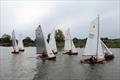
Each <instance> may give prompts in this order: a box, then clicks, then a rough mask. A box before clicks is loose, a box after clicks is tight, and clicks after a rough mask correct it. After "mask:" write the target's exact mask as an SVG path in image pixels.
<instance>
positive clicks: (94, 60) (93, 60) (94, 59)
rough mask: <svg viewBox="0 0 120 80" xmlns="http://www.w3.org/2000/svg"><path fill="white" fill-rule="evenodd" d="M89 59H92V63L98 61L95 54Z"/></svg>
mask: <svg viewBox="0 0 120 80" xmlns="http://www.w3.org/2000/svg"><path fill="white" fill-rule="evenodd" d="M89 61H90V62H91V63H96V62H97V59H96V58H95V57H94V56H91V57H90V59H89Z"/></svg>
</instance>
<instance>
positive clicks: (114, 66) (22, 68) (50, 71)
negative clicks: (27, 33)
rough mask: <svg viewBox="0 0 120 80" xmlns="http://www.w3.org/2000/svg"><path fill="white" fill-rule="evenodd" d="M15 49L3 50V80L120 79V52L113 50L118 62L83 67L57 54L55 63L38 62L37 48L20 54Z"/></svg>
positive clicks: (74, 59)
mask: <svg viewBox="0 0 120 80" xmlns="http://www.w3.org/2000/svg"><path fill="white" fill-rule="evenodd" d="M11 50H12V48H10V47H0V80H120V49H119V48H114V49H111V51H112V52H113V53H114V54H115V59H114V60H112V61H109V62H107V63H106V64H96V65H89V64H80V58H81V55H80V54H81V53H82V52H83V50H84V49H78V51H79V55H78V56H68V55H62V54H61V52H59V54H57V59H56V61H46V62H42V61H41V60H37V59H36V56H37V55H36V54H35V53H36V48H35V47H28V48H25V52H23V53H21V54H19V55H13V54H11Z"/></svg>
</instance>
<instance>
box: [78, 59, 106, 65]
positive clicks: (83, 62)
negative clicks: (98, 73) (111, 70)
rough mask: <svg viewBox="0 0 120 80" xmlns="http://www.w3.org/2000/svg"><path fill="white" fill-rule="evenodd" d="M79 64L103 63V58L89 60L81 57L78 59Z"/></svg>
mask: <svg viewBox="0 0 120 80" xmlns="http://www.w3.org/2000/svg"><path fill="white" fill-rule="evenodd" d="M80 63H81V64H104V63H105V59H101V60H100V59H97V60H96V61H95V62H91V61H90V60H89V59H82V60H80Z"/></svg>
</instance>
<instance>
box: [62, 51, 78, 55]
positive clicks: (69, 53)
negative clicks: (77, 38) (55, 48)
mask: <svg viewBox="0 0 120 80" xmlns="http://www.w3.org/2000/svg"><path fill="white" fill-rule="evenodd" d="M64 54H67V55H78V53H77V52H75V53H73V52H65V53H64Z"/></svg>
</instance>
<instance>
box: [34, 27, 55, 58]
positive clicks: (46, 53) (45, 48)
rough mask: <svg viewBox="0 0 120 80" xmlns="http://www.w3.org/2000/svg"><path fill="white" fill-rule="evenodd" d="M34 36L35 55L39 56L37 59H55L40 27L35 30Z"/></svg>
mask: <svg viewBox="0 0 120 80" xmlns="http://www.w3.org/2000/svg"><path fill="white" fill-rule="evenodd" d="M35 34H36V49H37V54H39V56H38V58H41V59H46V60H53V59H55V58H56V56H55V55H54V54H53V52H52V50H51V47H50V46H49V45H48V43H47V41H46V39H45V37H44V35H43V32H42V29H41V26H40V25H39V26H38V28H37V29H36V31H35Z"/></svg>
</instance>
